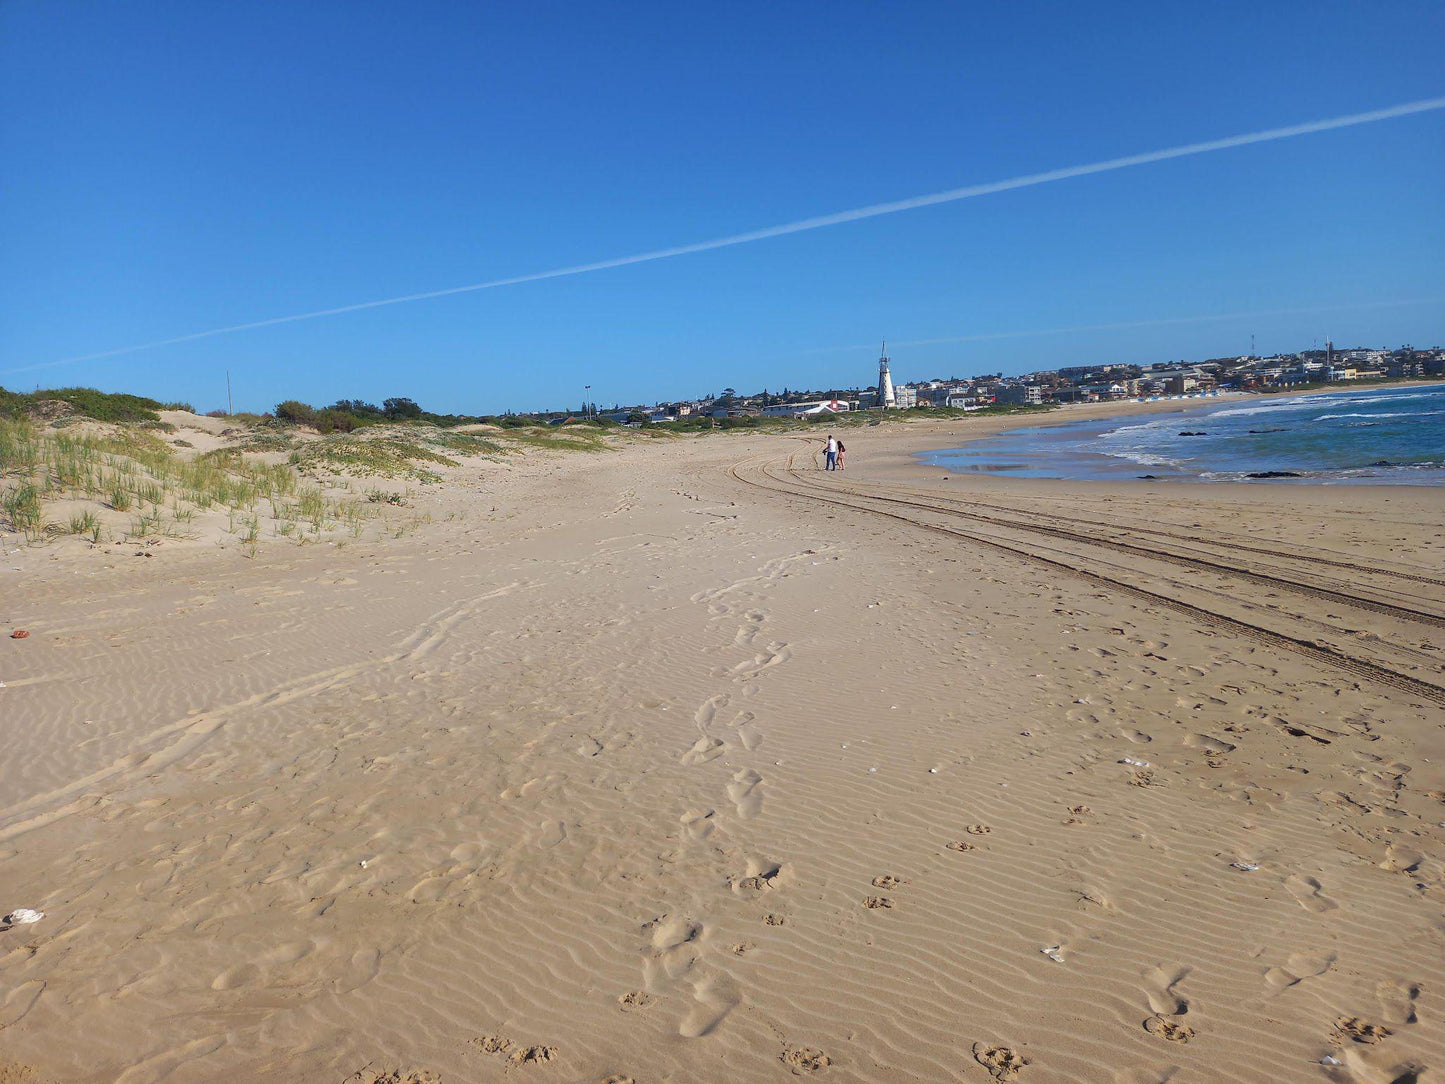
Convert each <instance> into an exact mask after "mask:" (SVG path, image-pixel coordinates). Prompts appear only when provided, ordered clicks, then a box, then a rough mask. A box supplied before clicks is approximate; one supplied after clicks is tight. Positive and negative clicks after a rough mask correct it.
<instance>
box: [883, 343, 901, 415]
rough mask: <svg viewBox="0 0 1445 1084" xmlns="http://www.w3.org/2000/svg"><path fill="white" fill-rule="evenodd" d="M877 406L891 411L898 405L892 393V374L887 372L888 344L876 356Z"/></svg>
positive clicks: (896, 398)
mask: <svg viewBox="0 0 1445 1084" xmlns="http://www.w3.org/2000/svg"><path fill="white" fill-rule="evenodd" d="M878 405H879V406H881V407H882V408H883V409H884V410H892V409H893V408H894V407H896V406H897V405H898V397H897V396H896V395H895V394H894V393H893V374H892V373H890V372H889V371H888V344H887V343H886V342H885V343H884V344H883V352H882V353H881V354H880V355H879V356H878Z"/></svg>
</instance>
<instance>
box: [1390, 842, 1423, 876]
mask: <svg viewBox="0 0 1445 1084" xmlns="http://www.w3.org/2000/svg"><path fill="white" fill-rule="evenodd" d="M1423 861H1425V856H1424V855H1422V854H1421V853H1420V852H1419V851H1417V850H1415V848H1414V847H1407V846H1405V845H1404V844H1403V843H1391V844H1390V845H1389V846H1388V847H1386V848H1385V860H1384V861H1383V862H1381V863H1380V868H1381V869H1383V870H1387V871H1388V872H1390V873H1414V872H1415V871H1416V870H1417V869H1419V868H1420V863H1421V862H1423Z"/></svg>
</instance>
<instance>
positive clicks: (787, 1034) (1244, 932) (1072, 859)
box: [0, 404, 1445, 1084]
mask: <svg viewBox="0 0 1445 1084" xmlns="http://www.w3.org/2000/svg"><path fill="white" fill-rule="evenodd" d="M1171 405H1172V404H1171ZM1070 416H1071V417H1078V416H1081V415H1079V414H1077V413H1071V414H1070ZM1038 420H1041V421H1042V422H1044V423H1048V422H1050V421H1053V420H1056V419H1053V418H1043V419H1038ZM1018 424H1020V420H1019V419H1017V418H1013V419H1007V420H1006V421H1005V420H998V419H993V420H988V421H984V420H979V419H970V420H967V421H954V422H946V423H929V424H926V425H913V424H909V425H892V424H890V425H881V426H877V427H873V428H868V429H852V430H848V431H847V433H846V435H845V439H846V441H847V443H848V445H849V456H848V469H847V471H846V472H844V473H842V474H840V475H829V474H825V473H823V472H821V471H819V470H817V469H816V467H817V466H818V465H819V464H818V457H817V454H816V447H817V441H816V438H815V439H813V440H811V441H810V440H808V439H807V436H806V435H805V434H793V435H766V436H763V435H747V434H739V435H733V434H719V435H713V436H708V437H704V438H695V439H679V440H675V441H658V442H639V443H633V444H630V445H628V446H626V447H624V448H621V449H619V450H616V451H611V452H605V453H596V454H584V453H577V454H571V455H531V456H528V457H526V458H525V460H522V461H511V462H508V463H494V462H485V461H481V460H468V461H466V462H465V465H464V466H462V467H459V468H455V469H449V470H448V471H447V472H446V473H447V474H448V475H449V477H448V478H447V480H446V482H445V483H444V484H442V485H439V486H429V487H422V488H421V489H420V490H419V493H418V495H417V497H416V504H417V506H418V507H419V508H422V509H424V510H426V511H428V512H430V514H431V517H432V522H431V523H429V524H426V525H423V526H421V527H419V528H418V529H417V530H415V531H414V532H412V533H409V534H407V535H406V536H405V537H402V538H390V537H388V538H383V539H379V540H365V541H347V542H346V544H344V545H335V544H331V545H328V544H324V543H323V544H318V545H309V546H296V545H294V544H291V543H284V542H281V541H279V540H278V541H276V542H275V543H272V544H265V545H262V546H261V547H260V548H259V550H258V552H257V553H256V555H255V557H254V559H246V557H245V556H243V555H242V554H241V553H240V552H239V551H238V550H236V549H221V548H218V547H216V546H214V545H212V546H203V545H194V546H187V545H184V544H173V543H167V544H163V545H160V546H157V547H155V548H154V551H153V552H154V553H155V559H152V560H136V559H135V558H134V556H133V549H134V547H119V546H115V547H102V548H95V549H89V548H85V547H82V546H80V545H79V544H78V543H74V544H72V543H65V544H63V545H62V544H57V545H54V546H49V547H32V548H26V549H23V550H21V549H12V550H11V551H10V552H7V553H6V554H5V556H4V560H3V565H4V570H3V579H0V623H3V624H0V633H3V634H5V635H6V636H7V637H8V634H9V632H10V630H11V629H14V628H23V629H26V630H28V631H29V632H30V636H29V637H28V638H26V639H22V640H12V639H9V638H5V639H3V640H0V682H3V683H4V685H5V687H4V688H3V689H0V736H3V739H4V742H5V752H6V755H5V756H4V758H3V760H0V910H12V909H14V908H18V907H31V908H38V909H40V910H43V911H44V912H45V917H44V918H43V919H42V920H41V921H40V922H38V923H34V924H29V925H17V926H15V927H13V928H11V929H8V930H5V931H0V1081H4V1082H5V1084H12V1082H20V1081H25V1082H41V1081H56V1082H62V1081H63V1082H72V1081H73V1082H101V1081H105V1082H111V1081H120V1082H123V1084H139V1082H143V1081H157V1080H170V1081H181V1082H192V1081H196V1082H199V1081H251V1080H268V1081H307V1082H313V1081H335V1082H337V1084H340V1082H342V1081H348V1080H355V1081H377V1080H384V1081H393V1082H400V1081H415V1082H420V1081H445V1082H448V1084H452V1082H464V1081H500V1080H504V1079H505V1080H509V1081H510V1080H515V1081H520V1082H531V1081H536V1082H538V1084H549V1082H569V1084H570V1082H578V1081H585V1082H597V1084H601V1082H603V1081H613V1082H617V1084H620V1082H622V1081H635V1082H637V1084H652V1082H658V1081H674V1082H711V1081H719V1082H722V1081H729V1082H733V1081H754V1080H757V1081H766V1080H778V1081H783V1080H789V1079H793V1078H794V1077H795V1076H802V1077H805V1078H810V1079H816V1080H818V1081H827V1082H831V1081H836V1082H845V1081H888V1082H908V1081H920V1082H922V1081H978V1082H980V1084H984V1082H987V1081H989V1080H991V1079H999V1080H1018V1081H1021V1082H1023V1084H1045V1082H1062V1081H1085V1082H1093V1081H1099V1082H1131V1084H1146V1082H1148V1084H1153V1082H1162V1081H1166V1080H1168V1081H1172V1082H1177V1084H1186V1082H1190V1081H1194V1082H1206V1081H1220V1080H1229V1081H1259V1082H1277V1081H1295V1080H1302V1081H1309V1080H1323V1081H1330V1080H1333V1081H1339V1082H1346V1081H1348V1082H1359V1084H1383V1082H1388V1081H1401V1082H1403V1081H1411V1080H1415V1081H1429V1080H1432V1079H1440V1078H1441V1074H1442V1073H1445V1022H1442V1021H1445V966H1442V960H1445V865H1442V851H1441V846H1440V845H1441V842H1442V839H1445V826H1442V825H1445V730H1442V722H1445V678H1442V676H1441V661H1442V649H1445V493H1442V492H1441V491H1440V490H1427V489H1415V488H1411V487H1401V486H1392V487H1378V488H1376V487H1364V486H1358V487H1309V486H1268V485H1253V486H1241V485H1233V486H1230V485H1219V486H1201V485H1188V484H1166V483H1145V482H1139V483H1123V482H1120V483H1110V484H1103V483H1067V482H1043V481H1034V482H1022V481H1019V480H1005V479H994V478H976V477H970V478H953V477H947V478H946V477H944V472H943V471H941V470H939V469H937V468H932V467H925V466H921V465H919V464H918V463H917V462H916V461H913V460H911V459H910V457H909V456H908V454H907V453H908V452H910V451H912V450H916V449H918V448H921V447H927V446H946V445H948V444H954V443H957V442H958V441H959V440H961V439H967V438H969V437H970V436H973V435H976V434H978V433H981V432H985V431H988V430H991V429H993V430H996V429H998V428H1001V427H1004V426H1015V425H1018Z"/></svg>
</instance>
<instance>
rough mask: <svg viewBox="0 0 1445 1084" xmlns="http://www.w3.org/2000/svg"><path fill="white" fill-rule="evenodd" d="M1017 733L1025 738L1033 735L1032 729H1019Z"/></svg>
mask: <svg viewBox="0 0 1445 1084" xmlns="http://www.w3.org/2000/svg"><path fill="white" fill-rule="evenodd" d="M1019 733H1020V734H1022V735H1023V736H1024V737H1026V738H1032V737H1033V736H1034V732H1033V731H1032V730H1020V731H1019Z"/></svg>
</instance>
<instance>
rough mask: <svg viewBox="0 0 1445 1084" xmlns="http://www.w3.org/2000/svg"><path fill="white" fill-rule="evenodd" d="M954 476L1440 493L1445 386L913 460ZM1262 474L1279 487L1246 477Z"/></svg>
mask: <svg viewBox="0 0 1445 1084" xmlns="http://www.w3.org/2000/svg"><path fill="white" fill-rule="evenodd" d="M919 454H920V456H921V457H922V458H923V459H924V460H925V461H926V462H929V463H931V464H934V465H936V466H940V467H944V468H946V469H947V470H949V471H950V472H954V473H967V472H980V473H990V474H992V473H997V474H1004V475H1009V476H1013V477H1023V478H1095V479H1101V478H1119V477H1127V478H1140V477H1151V476H1152V477H1154V478H1167V479H1184V480H1190V481H1204V482H1208V481H1265V480H1268V481H1282V482H1314V483H1320V482H1323V483H1347V482H1356V483H1370V484H1381V483H1394V484H1409V485H1445V385H1426V386H1414V387H1387V388H1371V389H1358V390H1355V389H1350V390H1343V391H1329V392H1320V393H1316V394H1307V395H1295V396H1281V397H1280V398H1278V399H1248V400H1236V401H1234V402H1228V401H1226V402H1216V403H1214V404H1212V405H1210V406H1207V407H1192V406H1186V405H1185V404H1184V403H1181V404H1180V410H1179V411H1178V412H1174V411H1171V412H1169V413H1166V414H1155V415H1148V416H1138V415H1136V416H1134V417H1131V418H1093V419H1088V420H1083V421H1076V422H1065V423H1063V424H1060V425H1044V426H1033V427H1030V428H1027V429H1013V430H1009V431H1007V432H1004V433H1000V434H999V435H997V436H995V437H989V438H986V439H984V440H980V441H975V442H974V443H972V444H969V445H966V446H965V447H962V448H954V449H947V450H944V451H934V452H924V453H919ZM1267 472H1278V473H1279V474H1284V475H1287V476H1286V477H1278V476H1276V477H1274V478H1270V479H1260V478H1251V477H1250V476H1251V475H1261V474H1265V473H1267Z"/></svg>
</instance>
